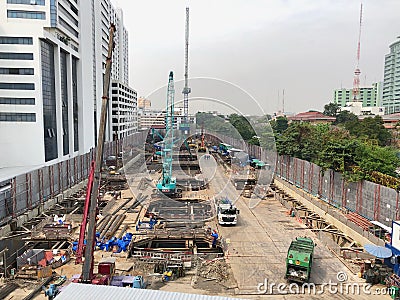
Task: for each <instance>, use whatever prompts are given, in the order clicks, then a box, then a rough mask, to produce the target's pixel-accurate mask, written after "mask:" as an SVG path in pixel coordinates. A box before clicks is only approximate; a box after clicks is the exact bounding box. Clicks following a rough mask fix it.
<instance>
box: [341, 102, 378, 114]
mask: <svg viewBox="0 0 400 300" xmlns="http://www.w3.org/2000/svg"><path fill="white" fill-rule="evenodd" d="M341 110H347V111H349V112H351V113H353V114H355V115H356V116H383V115H384V113H385V109H384V108H383V107H380V106H363V103H362V102H361V101H358V102H347V103H346V106H344V107H342V108H341Z"/></svg>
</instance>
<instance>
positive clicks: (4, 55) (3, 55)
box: [0, 52, 33, 60]
mask: <svg viewBox="0 0 400 300" xmlns="http://www.w3.org/2000/svg"><path fill="white" fill-rule="evenodd" d="M0 59H12V60H33V53H13V52H0Z"/></svg>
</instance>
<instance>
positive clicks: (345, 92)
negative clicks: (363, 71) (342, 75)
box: [333, 82, 382, 107]
mask: <svg viewBox="0 0 400 300" xmlns="http://www.w3.org/2000/svg"><path fill="white" fill-rule="evenodd" d="M333 97H334V98H333V102H334V103H337V104H339V106H341V107H345V106H347V103H349V102H352V101H353V98H354V95H353V89H346V88H341V89H337V90H335V91H334V96H333ZM359 97H360V98H359V99H360V102H362V107H376V106H381V100H382V82H376V83H373V84H372V86H369V87H360V94H359Z"/></svg>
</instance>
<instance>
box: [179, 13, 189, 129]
mask: <svg viewBox="0 0 400 300" xmlns="http://www.w3.org/2000/svg"><path fill="white" fill-rule="evenodd" d="M188 77H189V7H186V30H185V87H184V88H183V90H182V94H183V115H184V118H183V124H182V125H181V129H182V130H184V131H185V133H188V132H189V117H188V116H189V94H190V92H191V89H190V87H189V85H188Z"/></svg>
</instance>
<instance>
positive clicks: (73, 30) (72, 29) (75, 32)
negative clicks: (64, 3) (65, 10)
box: [58, 16, 79, 37]
mask: <svg viewBox="0 0 400 300" xmlns="http://www.w3.org/2000/svg"><path fill="white" fill-rule="evenodd" d="M58 21H59V22H60V24H61V25H62V26H64V27H65V28H66V29H67V30H68V31H69V32H71V33H72V34H73V35H74V36H76V37H78V36H79V33H78V31H76V30H75V29H74V28H72V26H71V25H69V24H68V22H65V21H64V19H63V18H61V17H60V16H59V17H58Z"/></svg>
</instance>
